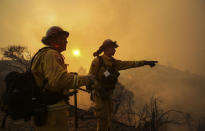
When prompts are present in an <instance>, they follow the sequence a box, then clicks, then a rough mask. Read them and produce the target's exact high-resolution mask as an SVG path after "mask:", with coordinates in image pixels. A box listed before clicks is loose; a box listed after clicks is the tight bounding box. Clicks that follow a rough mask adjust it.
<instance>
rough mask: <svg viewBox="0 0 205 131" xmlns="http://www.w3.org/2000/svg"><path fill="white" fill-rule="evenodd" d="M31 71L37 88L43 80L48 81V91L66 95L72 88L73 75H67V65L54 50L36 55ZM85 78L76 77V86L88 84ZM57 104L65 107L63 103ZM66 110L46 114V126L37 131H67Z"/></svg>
mask: <svg viewBox="0 0 205 131" xmlns="http://www.w3.org/2000/svg"><path fill="white" fill-rule="evenodd" d="M31 71H32V73H33V75H34V78H35V81H36V83H37V85H38V87H41V88H42V86H43V83H44V81H45V79H47V80H48V83H47V84H46V87H44V88H47V89H48V90H50V91H54V92H58V93H62V94H64V95H65V94H67V93H69V89H71V88H73V87H72V84H73V81H74V75H73V74H71V73H68V71H67V65H66V64H65V63H64V58H63V56H62V55H61V54H60V53H59V52H57V51H56V50H54V49H51V48H46V49H43V50H42V51H41V52H40V53H38V54H37V55H36V57H35V59H34V61H33V64H32V68H31ZM88 81H89V79H88V77H87V76H78V85H79V86H83V85H86V84H87V83H88ZM57 104H61V106H63V105H66V104H65V102H64V101H60V102H58V103H57ZM67 118H68V108H62V109H58V110H54V111H49V112H48V121H47V124H46V125H44V126H42V127H38V128H37V130H38V131H57V130H59V131H67V130H68V125H67V124H68V120H67Z"/></svg>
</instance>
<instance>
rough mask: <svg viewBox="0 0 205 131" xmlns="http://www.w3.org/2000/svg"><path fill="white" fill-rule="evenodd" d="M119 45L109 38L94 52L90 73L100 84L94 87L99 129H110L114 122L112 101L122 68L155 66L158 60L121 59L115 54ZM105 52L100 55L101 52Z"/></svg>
mask: <svg viewBox="0 0 205 131" xmlns="http://www.w3.org/2000/svg"><path fill="white" fill-rule="evenodd" d="M117 47H118V45H117V43H116V41H112V40H110V39H107V40H105V41H104V42H103V44H102V45H101V46H100V48H99V49H98V50H97V51H96V52H94V53H93V56H94V57H95V58H94V60H93V61H92V64H91V67H90V70H89V74H92V75H94V76H95V77H96V79H97V83H98V85H96V86H95V87H94V89H93V90H94V91H93V94H92V96H93V101H94V106H95V115H96V118H97V131H110V128H111V122H112V109H113V107H112V101H111V97H112V94H113V90H114V89H115V84H116V83H117V81H118V77H119V75H120V73H119V71H120V70H125V69H129V68H134V67H141V66H144V65H149V66H151V67H154V66H155V64H156V63H157V61H144V60H142V61H121V60H116V59H115V58H114V57H113V56H114V54H115V52H116V50H115V49H116V48H117ZM102 52H103V53H104V54H103V55H101V56H100V54H101V53H102Z"/></svg>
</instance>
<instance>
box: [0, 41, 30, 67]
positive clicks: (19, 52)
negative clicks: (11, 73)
mask: <svg viewBox="0 0 205 131" xmlns="http://www.w3.org/2000/svg"><path fill="white" fill-rule="evenodd" d="M0 50H1V54H2V55H3V57H2V61H3V63H4V64H6V65H8V66H11V67H14V68H16V69H18V70H20V71H25V70H26V69H28V67H29V62H30V60H31V53H30V52H29V51H28V49H27V48H26V47H24V46H21V45H12V46H8V47H5V48H0Z"/></svg>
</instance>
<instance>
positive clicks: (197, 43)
mask: <svg viewBox="0 0 205 131" xmlns="http://www.w3.org/2000/svg"><path fill="white" fill-rule="evenodd" d="M204 12H205V2H204V1H203V0H166V1H165V0H112V1H110V0H98V1H95V0H86V1H84V0H78V1H76V0H52V1H51V0H44V1H40V0H35V1H34V0H29V1H28V0H18V1H15V0H1V1H0V19H1V22H0V23H1V24H0V36H1V39H0V43H1V45H0V46H1V47H5V46H7V45H13V44H22V45H25V46H28V47H29V49H30V50H31V51H32V52H33V53H34V52H35V51H37V50H38V49H39V48H41V47H43V44H42V43H41V42H40V40H41V38H42V37H43V36H44V35H45V32H46V30H47V29H48V28H49V27H50V26H53V25H59V26H61V27H62V28H64V29H65V30H68V31H69V32H70V34H71V35H70V37H69V38H68V42H69V44H68V49H67V51H66V52H64V55H65V56H66V62H67V63H69V64H70V67H69V70H71V71H77V69H78V68H79V67H81V66H83V67H85V68H87V69H89V66H90V63H91V61H92V59H93V57H92V53H93V52H94V51H96V50H97V49H98V47H99V46H100V45H101V43H102V42H103V40H105V39H107V38H110V39H113V40H116V41H117V42H118V44H119V45H120V47H119V48H118V50H117V53H116V58H118V59H122V60H140V59H148V60H149V59H156V60H159V61H160V64H163V65H169V66H171V67H175V68H178V69H180V70H189V71H191V72H194V73H197V74H203V75H205V61H204V56H205V46H204V42H205V39H204V38H205V37H204V34H205V24H204V23H205V14H204ZM76 48H78V49H80V50H81V54H82V56H80V57H74V56H72V54H71V52H72V50H73V49H76Z"/></svg>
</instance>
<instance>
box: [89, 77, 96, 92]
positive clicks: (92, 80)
mask: <svg viewBox="0 0 205 131" xmlns="http://www.w3.org/2000/svg"><path fill="white" fill-rule="evenodd" d="M88 78H89V82H88V84H87V85H86V90H88V91H91V90H93V85H94V84H95V83H96V82H97V80H96V79H95V76H93V75H89V76H88Z"/></svg>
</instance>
